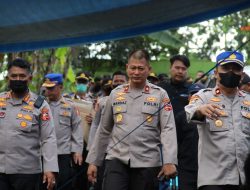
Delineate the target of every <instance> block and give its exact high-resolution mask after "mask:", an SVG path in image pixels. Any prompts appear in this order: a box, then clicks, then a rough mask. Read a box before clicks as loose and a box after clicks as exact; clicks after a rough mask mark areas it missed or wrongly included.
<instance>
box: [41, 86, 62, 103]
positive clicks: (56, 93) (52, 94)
mask: <svg viewBox="0 0 250 190" xmlns="http://www.w3.org/2000/svg"><path fill="white" fill-rule="evenodd" d="M62 89H63V86H62V85H61V84H58V85H55V86H53V87H46V91H45V96H46V97H47V98H48V99H49V101H58V100H59V99H60V98H61V92H62Z"/></svg>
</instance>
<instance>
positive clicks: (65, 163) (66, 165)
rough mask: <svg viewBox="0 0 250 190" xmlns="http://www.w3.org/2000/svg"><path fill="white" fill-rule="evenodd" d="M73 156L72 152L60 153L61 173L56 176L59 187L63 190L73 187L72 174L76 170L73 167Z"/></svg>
mask: <svg viewBox="0 0 250 190" xmlns="http://www.w3.org/2000/svg"><path fill="white" fill-rule="evenodd" d="M72 162H73V161H72V156H71V154H63V155H58V166H59V174H58V176H57V178H56V182H57V185H56V186H57V188H60V189H61V188H62V190H71V189H72V179H71V178H72V176H73V175H74V171H73V168H72ZM66 183H67V184H66Z"/></svg>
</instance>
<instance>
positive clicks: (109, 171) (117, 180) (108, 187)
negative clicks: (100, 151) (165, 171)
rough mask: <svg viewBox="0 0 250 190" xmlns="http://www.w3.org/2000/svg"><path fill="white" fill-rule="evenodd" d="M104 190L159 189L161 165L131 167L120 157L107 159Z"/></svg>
mask: <svg viewBox="0 0 250 190" xmlns="http://www.w3.org/2000/svg"><path fill="white" fill-rule="evenodd" d="M105 164H106V165H105V171H104V179H103V190H158V189H159V181H158V178H157V175H158V174H159V172H160V169H161V167H150V168H130V166H129V164H128V165H126V164H124V163H122V162H121V161H119V160H118V159H113V160H106V163H105Z"/></svg>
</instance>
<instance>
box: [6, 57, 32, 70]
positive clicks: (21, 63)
mask: <svg viewBox="0 0 250 190" xmlns="http://www.w3.org/2000/svg"><path fill="white" fill-rule="evenodd" d="M14 66H15V67H20V68H22V69H26V70H27V71H28V72H29V73H32V72H31V65H30V63H29V62H28V61H26V60H24V59H21V58H16V59H14V60H13V61H11V62H9V63H8V64H7V70H8V71H9V70H10V69H11V67H14Z"/></svg>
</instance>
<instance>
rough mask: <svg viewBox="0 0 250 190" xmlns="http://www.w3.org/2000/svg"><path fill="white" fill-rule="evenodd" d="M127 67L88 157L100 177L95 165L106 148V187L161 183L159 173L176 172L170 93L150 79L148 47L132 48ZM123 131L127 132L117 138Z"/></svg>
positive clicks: (92, 176)
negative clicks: (125, 81)
mask: <svg viewBox="0 0 250 190" xmlns="http://www.w3.org/2000/svg"><path fill="white" fill-rule="evenodd" d="M126 69H127V74H128V76H129V78H130V83H129V85H120V86H118V87H117V88H116V89H114V90H113V91H112V92H111V94H110V96H109V99H108V100H107V103H106V105H105V108H104V111H103V113H102V114H103V115H102V119H101V124H100V127H99V128H98V130H97V133H96V138H95V142H94V144H93V146H92V147H91V149H90V151H89V154H88V157H87V162H88V163H89V168H88V172H87V174H88V178H89V180H90V181H91V182H95V181H96V173H97V166H100V165H101V163H102V160H103V157H104V154H105V152H107V156H106V168H105V173H104V181H103V189H104V190H107V189H109V190H110V189H117V190H120V189H122V190H128V189H130V190H134V189H136V190H147V189H148V190H149V189H150V190H152V189H158V187H157V186H158V181H157V176H158V177H160V176H167V177H174V176H175V174H176V167H175V164H176V162H177V158H176V157H177V143H176V129H175V124H174V115H173V112H172V106H171V104H170V101H169V99H168V96H167V93H166V92H165V91H164V90H163V89H161V88H160V87H158V86H155V85H153V84H150V83H149V82H147V80H146V79H147V77H148V75H149V73H150V69H151V67H150V65H149V55H148V53H147V52H146V51H144V50H135V51H133V52H132V53H131V54H130V55H129V59H128V64H127V65H126ZM164 105H165V106H164ZM163 106H164V108H163V109H161V110H159V109H160V107H163ZM158 110H159V112H157V111H158ZM139 125H141V126H140V127H139V128H137V129H136V130H134V129H135V128H136V127H137V126H139ZM132 130H134V131H133V132H132V133H130V132H131V131H132ZM128 133H130V134H129V135H128ZM125 135H128V136H127V137H126V138H125V139H123V140H122V141H121V142H119V143H118V141H119V140H120V139H122V138H123V137H124V136H125ZM97 137H98V138H97ZM109 142H110V143H109ZM108 143H109V146H108V147H109V148H108V149H107V145H108ZM116 143H117V145H114V144H116ZM160 144H162V147H163V148H162V149H163V161H162V162H163V163H164V165H163V166H162V168H161V156H160V149H159V145H160Z"/></svg>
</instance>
